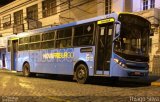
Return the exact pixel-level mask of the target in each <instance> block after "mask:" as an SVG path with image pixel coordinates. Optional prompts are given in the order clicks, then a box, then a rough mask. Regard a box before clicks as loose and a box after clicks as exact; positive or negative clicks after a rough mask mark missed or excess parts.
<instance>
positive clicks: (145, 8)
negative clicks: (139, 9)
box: [143, 0, 148, 10]
mask: <svg viewBox="0 0 160 102" xmlns="http://www.w3.org/2000/svg"><path fill="white" fill-rule="evenodd" d="M147 9H148V0H143V10H147Z"/></svg>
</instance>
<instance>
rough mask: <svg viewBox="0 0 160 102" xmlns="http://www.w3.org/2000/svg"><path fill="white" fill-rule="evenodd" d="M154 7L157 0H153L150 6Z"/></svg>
mask: <svg viewBox="0 0 160 102" xmlns="http://www.w3.org/2000/svg"><path fill="white" fill-rule="evenodd" d="M154 7H155V0H151V4H150V8H154Z"/></svg>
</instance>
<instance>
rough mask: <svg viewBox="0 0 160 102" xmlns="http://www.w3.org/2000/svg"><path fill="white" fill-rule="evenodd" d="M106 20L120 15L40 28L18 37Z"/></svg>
mask: <svg viewBox="0 0 160 102" xmlns="http://www.w3.org/2000/svg"><path fill="white" fill-rule="evenodd" d="M106 18H114V19H115V20H117V19H118V14H116V13H111V14H107V15H103V16H98V17H94V18H90V19H85V20H80V21H76V22H72V23H68V24H63V25H59V26H53V27H50V28H49V27H45V28H39V29H35V30H29V31H27V32H23V33H19V34H18V36H25V35H28V34H36V33H41V32H45V31H50V30H56V29H61V28H65V27H71V26H76V25H80V24H84V23H89V22H94V21H98V20H101V19H106Z"/></svg>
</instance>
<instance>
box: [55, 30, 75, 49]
mask: <svg viewBox="0 0 160 102" xmlns="http://www.w3.org/2000/svg"><path fill="white" fill-rule="evenodd" d="M71 36H72V28H65V29H62V30H59V31H57V38H56V48H66V47H71Z"/></svg>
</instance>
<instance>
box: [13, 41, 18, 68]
mask: <svg viewBox="0 0 160 102" xmlns="http://www.w3.org/2000/svg"><path fill="white" fill-rule="evenodd" d="M17 52H18V40H11V70H16V63H17V55H18V53H17Z"/></svg>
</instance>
